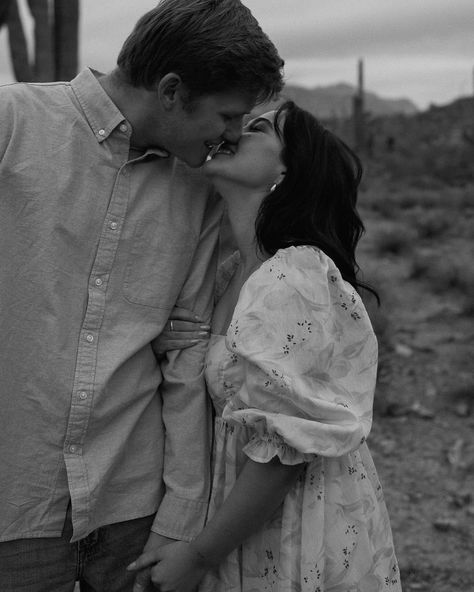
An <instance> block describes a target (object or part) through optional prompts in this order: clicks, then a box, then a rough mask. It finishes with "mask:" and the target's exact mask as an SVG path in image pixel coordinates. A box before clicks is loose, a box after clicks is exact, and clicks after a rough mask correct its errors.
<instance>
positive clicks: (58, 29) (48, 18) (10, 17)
mask: <svg viewBox="0 0 474 592" xmlns="http://www.w3.org/2000/svg"><path fill="white" fill-rule="evenodd" d="M18 2H19V0H0V26H1V25H2V24H3V23H2V20H1V19H2V17H3V18H4V21H5V23H6V25H7V27H8V39H9V44H10V55H11V60H12V66H13V72H14V75H15V78H16V79H17V80H18V81H22V82H24V81H36V82H47V81H51V80H69V79H71V78H73V77H74V76H75V75H76V73H77V66H78V51H79V47H78V46H79V0H27V4H28V9H29V10H30V13H31V16H32V18H33V22H34V39H33V57H32V59H31V60H30V58H29V54H28V47H27V41H26V36H25V32H24V27H23V23H22V21H21V14H20V11H19V7H18Z"/></svg>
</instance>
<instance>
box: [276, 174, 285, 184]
mask: <svg viewBox="0 0 474 592" xmlns="http://www.w3.org/2000/svg"><path fill="white" fill-rule="evenodd" d="M285 175H286V171H281V173H280V174H279V175H278V177H277V178H276V179H275V185H276V186H277V187H278V185H280V183H281V182H282V181H283V179H284V178H285Z"/></svg>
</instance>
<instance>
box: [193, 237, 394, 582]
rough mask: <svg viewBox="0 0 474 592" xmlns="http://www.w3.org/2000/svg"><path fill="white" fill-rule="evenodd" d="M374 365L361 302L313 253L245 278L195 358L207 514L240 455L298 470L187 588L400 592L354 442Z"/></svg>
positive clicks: (387, 535) (373, 482) (379, 499)
mask: <svg viewBox="0 0 474 592" xmlns="http://www.w3.org/2000/svg"><path fill="white" fill-rule="evenodd" d="M376 365H377V342H376V338H375V336H374V333H373V330H372V327H371V324H370V321H369V318H368V316H367V313H366V311H365V308H364V306H363V304H362V302H361V300H360V297H359V296H358V294H357V293H356V292H355V291H354V289H353V288H352V286H350V284H348V283H346V282H345V281H344V280H343V279H342V277H341V275H340V273H339V271H338V269H337V268H336V267H335V265H334V263H333V262H332V260H331V259H330V258H329V257H327V256H326V255H325V254H324V253H322V252H321V251H320V250H318V249H316V248H313V247H289V248H288V249H283V250H280V251H278V253H277V254H276V255H275V256H273V257H272V258H270V259H269V260H267V261H266V262H264V263H263V264H262V266H261V267H260V268H259V269H258V270H257V271H256V272H255V273H254V274H253V275H252V276H250V278H249V279H248V280H247V282H246V283H245V284H244V286H243V288H242V290H241V293H240V297H239V301H238V303H237V306H236V309H235V311H234V315H233V319H232V322H231V325H230V327H229V330H228V332H227V335H226V336H225V337H224V336H217V335H214V336H212V337H211V343H210V347H209V351H208V355H207V362H206V380H207V383H208V388H209V392H210V394H211V397H212V399H213V402H214V406H215V409H216V416H217V417H216V434H215V447H214V484H213V493H212V499H211V507H210V515H212V514H213V513H214V512H215V511H216V510H217V509H218V508H219V507H220V505H221V504H222V502H223V500H224V499H225V497H226V496H227V494H228V493H229V491H230V490H231V488H232V486H233V484H234V483H235V480H236V479H237V477H238V474H239V472H240V470H241V468H242V467H243V465H244V464H245V462H246V460H247V459H248V458H251V459H252V460H254V461H256V462H268V461H269V460H270V459H271V458H273V457H274V456H278V457H279V459H280V461H281V462H282V463H286V464H296V463H302V462H304V463H305V467H304V470H303V471H302V472H301V474H300V476H299V478H298V479H297V481H296V482H295V484H294V485H293V487H292V489H291V490H290V492H289V493H288V494H287V496H286V498H285V500H284V502H283V504H282V505H281V506H280V508H279V510H278V511H277V512H276V514H275V515H274V516H273V518H272V520H270V521H269V522H267V523H266V524H265V525H264V527H263V528H262V529H260V531H259V532H257V533H256V534H254V535H253V536H251V537H250V538H249V539H247V540H246V541H245V542H244V544H243V545H242V546H241V547H239V548H238V549H237V550H235V551H234V552H233V553H231V554H230V555H229V556H228V557H227V559H226V560H225V561H224V562H223V564H222V565H221V566H220V568H219V570H218V572H215V573H210V574H208V575H207V576H206V578H205V579H204V581H203V583H202V584H201V588H200V592H211V591H212V592H224V591H229V592H239V591H242V592H255V591H262V592H263V591H268V592H299V591H303V592H328V591H331V592H356V591H357V592H377V591H386V590H390V591H392V592H393V591H399V590H401V586H400V578H399V572H398V566H397V562H396V558H395V553H394V549H393V542H392V535H391V529H390V523H389V518H388V514H387V510H386V507H385V503H384V501H383V494H382V489H381V486H380V483H379V481H378V478H377V474H376V470H375V467H374V465H373V462H372V458H371V456H370V453H369V450H368V448H367V444H366V443H365V439H366V437H367V436H368V434H369V431H370V427H371V421H372V401H373V393H374V387H375V378H376Z"/></svg>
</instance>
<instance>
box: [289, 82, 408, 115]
mask: <svg viewBox="0 0 474 592" xmlns="http://www.w3.org/2000/svg"><path fill="white" fill-rule="evenodd" d="M356 92H357V89H356V88H355V87H354V86H351V85H350V84H345V83H341V84H334V85H332V86H324V87H323V86H317V87H315V88H312V89H307V88H302V87H300V86H292V85H288V86H285V88H284V90H283V93H282V96H283V97H285V98H289V99H291V100H293V101H295V103H298V105H301V106H302V107H303V108H305V109H307V110H308V111H311V112H312V113H314V114H315V115H317V116H318V117H320V118H322V119H326V118H329V117H338V118H341V117H349V116H350V115H351V113H352V100H353V96H354V95H355V94H356ZM365 108H366V110H367V111H369V112H370V113H371V114H372V115H376V116H379V115H395V114H404V115H413V114H414V113H417V111H418V108H417V107H416V105H415V104H414V103H412V101H410V100H409V99H403V98H401V99H386V98H382V97H379V96H378V95H376V94H375V93H373V92H366V93H365Z"/></svg>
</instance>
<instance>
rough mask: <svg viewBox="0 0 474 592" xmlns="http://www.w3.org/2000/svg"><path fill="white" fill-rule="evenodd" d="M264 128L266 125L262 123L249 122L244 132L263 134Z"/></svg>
mask: <svg viewBox="0 0 474 592" xmlns="http://www.w3.org/2000/svg"><path fill="white" fill-rule="evenodd" d="M265 128H266V124H265V122H264V121H262V120H260V121H255V122H254V121H251V122H250V123H248V124H247V125H246V126H245V131H246V132H264V131H265Z"/></svg>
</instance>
